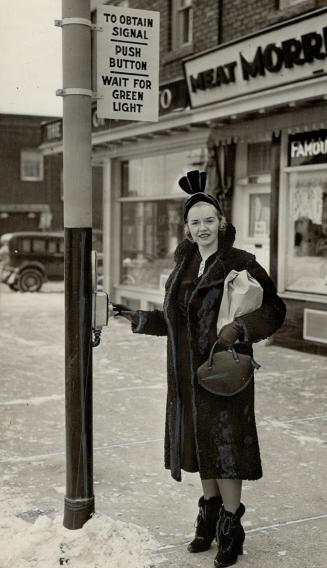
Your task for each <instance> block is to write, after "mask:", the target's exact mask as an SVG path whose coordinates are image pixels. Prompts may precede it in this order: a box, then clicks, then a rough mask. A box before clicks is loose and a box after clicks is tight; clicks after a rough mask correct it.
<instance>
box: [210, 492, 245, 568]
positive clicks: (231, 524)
mask: <svg viewBox="0 0 327 568" xmlns="http://www.w3.org/2000/svg"><path fill="white" fill-rule="evenodd" d="M244 513H245V507H244V505H243V503H241V504H240V506H239V508H238V509H237V511H236V513H230V512H229V511H226V509H225V508H224V506H222V507H221V510H220V514H219V519H218V523H217V535H216V538H217V542H218V554H217V556H216V558H215V568H227V566H232V565H233V564H235V563H236V562H237V558H238V555H239V554H243V542H244V539H245V533H244V529H243V527H242V525H241V517H242V516H243V515H244Z"/></svg>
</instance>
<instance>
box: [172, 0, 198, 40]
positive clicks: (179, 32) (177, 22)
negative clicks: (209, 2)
mask: <svg viewBox="0 0 327 568" xmlns="http://www.w3.org/2000/svg"><path fill="white" fill-rule="evenodd" d="M192 26H193V7H192V0H172V48H173V50H174V49H179V48H180V47H184V46H185V45H190V44H191V43H192Z"/></svg>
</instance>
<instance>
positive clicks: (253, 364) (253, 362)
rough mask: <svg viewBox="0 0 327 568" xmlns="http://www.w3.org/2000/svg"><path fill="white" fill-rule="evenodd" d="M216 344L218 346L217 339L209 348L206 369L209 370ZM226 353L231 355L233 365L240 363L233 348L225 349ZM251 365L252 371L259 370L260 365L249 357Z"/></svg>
mask: <svg viewBox="0 0 327 568" xmlns="http://www.w3.org/2000/svg"><path fill="white" fill-rule="evenodd" d="M217 344H219V339H216V341H215V343H214V344H213V346H212V347H211V351H210V354H209V360H208V367H209V369H211V367H212V363H213V354H214V351H215V347H216V345H217ZM227 351H230V352H231V353H232V355H233V358H234V361H235V363H239V362H240V360H239V357H238V353H237V352H236V351H235V349H233V348H232V349H227ZM251 363H252V366H253V368H254V369H260V367H261V365H259V363H257V362H256V361H255V360H254V359H253V357H251Z"/></svg>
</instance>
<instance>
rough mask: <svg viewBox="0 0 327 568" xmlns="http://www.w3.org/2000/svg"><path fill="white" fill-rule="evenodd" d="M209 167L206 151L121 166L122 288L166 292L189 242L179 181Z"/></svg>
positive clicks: (184, 152)
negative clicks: (179, 252) (178, 253)
mask: <svg viewBox="0 0 327 568" xmlns="http://www.w3.org/2000/svg"><path fill="white" fill-rule="evenodd" d="M206 162H207V149H206V147H203V148H201V147H200V148H192V149H189V150H184V151H181V152H175V153H169V154H160V155H155V156H147V157H145V158H135V159H132V160H129V161H123V162H121V198H120V201H121V255H120V258H121V271H120V282H121V284H124V285H129V286H138V287H142V288H151V289H156V290H158V291H162V289H163V286H164V282H165V280H166V278H167V276H168V274H169V273H170V272H171V270H172V268H173V265H174V261H173V253H174V251H175V248H176V246H177V245H178V243H179V242H180V241H181V240H183V238H184V223H183V205H184V201H185V199H184V198H185V197H186V194H184V193H183V191H181V189H180V187H179V185H178V180H179V178H180V177H181V176H183V175H185V174H186V173H187V172H188V171H189V170H194V169H200V170H202V169H204V168H205V165H206ZM181 164H183V166H181Z"/></svg>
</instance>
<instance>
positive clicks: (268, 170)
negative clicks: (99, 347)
mask: <svg viewBox="0 0 327 568" xmlns="http://www.w3.org/2000/svg"><path fill="white" fill-rule="evenodd" d="M111 4H115V5H122V4H123V5H126V4H127V3H126V2H123V3H122V2H111ZM128 6H129V7H130V8H139V9H151V10H158V11H159V12H160V89H159V108H160V118H159V121H158V122H156V123H148V122H128V121H118V120H106V119H104V120H103V119H102V120H100V119H98V118H97V115H96V107H95V108H94V112H93V115H92V121H93V136H92V146H93V160H94V164H95V165H96V166H97V167H99V168H102V183H103V196H102V198H103V201H102V213H103V218H102V222H103V231H104V268H105V285H106V286H107V288H109V289H110V292H111V297H112V298H113V299H114V300H115V301H120V302H122V303H127V304H128V305H130V306H131V307H132V308H134V309H138V308H142V309H152V308H154V307H158V306H161V305H162V300H163V294H164V283H165V281H166V279H167V275H168V274H169V272H170V270H171V268H172V266H173V252H174V250H175V248H176V245H177V243H178V242H180V240H181V239H183V236H184V231H183V221H182V210H183V202H184V199H185V198H184V195H183V194H182V192H181V190H180V189H179V187H178V179H179V177H181V176H182V175H183V174H184V173H185V172H187V171H188V170H190V169H206V170H207V172H208V191H209V192H210V193H212V194H214V195H216V196H218V198H219V200H220V201H221V203H222V205H223V208H224V211H225V214H226V216H227V218H228V219H229V220H230V221H232V222H233V224H234V225H235V227H236V229H237V238H236V246H238V247H240V248H245V249H246V250H248V251H250V252H253V253H254V254H255V255H256V257H257V259H258V261H259V262H260V263H261V264H262V265H263V266H264V267H265V268H266V269H267V270H268V271H269V272H270V275H271V277H272V278H273V280H274V281H275V283H276V286H277V287H278V291H279V294H280V295H281V296H282V297H283V299H284V300H285V302H286V303H287V307H288V315H287V321H286V324H285V325H284V327H283V328H282V330H280V332H279V333H278V334H276V336H275V337H274V341H275V342H276V343H280V344H282V345H286V346H289V347H293V348H298V349H304V350H308V351H312V352H317V353H327V309H326V308H327V103H326V93H327V3H326V2H325V1H324V2H322V1H313V0H301V1H299V0H279V1H278V2H277V1H276V2H273V1H268V0H264V1H260V2H259V1H257V0H248V1H247V2H242V1H240V0H228V2H227V1H225V0H220V1H219V0H215V1H213V0H208V1H207V2H206V3H205V7H204V5H203V2H200V1H199V0H193V1H192V0H171V1H169V2H168V1H163V0H155V1H152V2H149V1H147V0H130V2H129V3H128ZM93 19H94V21H96V10H95V11H94V12H93ZM94 52H95V50H94ZM93 68H95V65H94V66H93ZM95 77H96V71H95V72H94V78H95ZM42 150H43V152H44V154H45V155H46V156H47V157H48V158H49V159H54V160H56V159H58V155H60V152H61V151H62V148H61V125H60V122H58V121H55V122H53V123H52V124H48V125H46V126H45V127H44V129H43V143H42Z"/></svg>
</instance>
